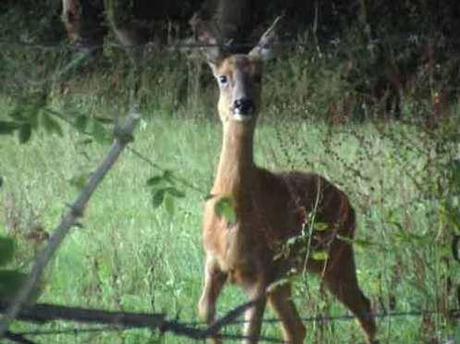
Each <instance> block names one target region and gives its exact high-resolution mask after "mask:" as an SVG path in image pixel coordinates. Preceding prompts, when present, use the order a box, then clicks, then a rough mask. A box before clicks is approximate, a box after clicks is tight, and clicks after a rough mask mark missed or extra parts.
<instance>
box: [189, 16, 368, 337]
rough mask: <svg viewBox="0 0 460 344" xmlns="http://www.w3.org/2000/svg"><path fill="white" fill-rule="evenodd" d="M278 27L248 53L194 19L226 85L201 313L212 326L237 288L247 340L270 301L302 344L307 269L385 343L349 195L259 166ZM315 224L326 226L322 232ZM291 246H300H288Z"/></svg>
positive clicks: (206, 224)
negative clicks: (363, 280) (297, 282)
mask: <svg viewBox="0 0 460 344" xmlns="http://www.w3.org/2000/svg"><path fill="white" fill-rule="evenodd" d="M278 21H279V18H277V19H276V20H275V22H274V23H273V24H272V25H271V26H270V27H269V28H268V30H267V31H265V32H264V33H263V35H262V36H261V38H260V40H259V42H258V43H257V44H256V45H255V46H254V47H253V48H252V49H251V50H250V51H249V53H247V54H232V53H231V51H229V48H228V44H227V45H226V44H225V43H224V42H222V41H221V40H220V39H219V36H218V35H217V34H216V33H215V32H213V30H212V28H211V27H210V25H209V23H208V22H205V21H202V20H200V19H198V18H193V19H192V20H191V21H190V23H191V24H192V28H193V30H194V32H195V35H196V38H197V40H198V41H199V42H201V43H202V44H203V45H204V46H205V47H204V48H203V50H204V53H205V56H206V59H207V63H208V64H209V66H210V68H211V71H212V73H213V75H214V77H215V79H216V80H217V83H218V87H219V99H218V103H217V110H218V114H219V118H220V121H221V123H222V128H223V138H222V147H221V152H220V157H219V162H218V166H217V172H216V176H215V179H214V184H213V186H212V189H211V193H210V197H209V198H208V199H207V200H206V202H205V205H204V218H203V233H202V241H203V247H204V251H205V262H204V285H203V291H202V295H201V297H200V300H199V303H198V313H199V316H200V317H201V318H202V319H203V320H204V321H205V322H206V323H208V324H209V325H212V324H213V323H214V322H215V321H216V304H217V299H218V297H219V295H220V294H221V292H222V290H223V288H224V287H225V286H226V285H227V284H234V285H237V286H239V287H241V288H242V289H243V290H244V292H245V293H246V295H247V296H248V298H249V300H250V301H253V304H252V305H251V307H249V308H248V309H246V310H245V314H244V317H245V322H244V324H245V325H244V330H243V332H244V333H243V338H244V339H243V342H244V343H257V342H258V339H259V337H260V332H261V327H262V323H263V314H264V310H265V307H266V305H267V303H268V304H269V305H270V306H271V308H272V309H273V311H274V312H275V314H276V315H277V316H278V318H279V320H280V323H281V330H282V335H283V340H284V341H285V342H287V343H290V344H297V343H303V341H304V339H305V336H306V328H305V326H304V325H303V323H302V321H301V318H300V315H299V313H298V311H297V309H296V306H295V304H294V302H293V300H292V295H291V289H292V285H291V284H292V283H291V282H290V281H291V280H290V279H289V278H285V276H287V275H288V274H290V273H292V272H294V273H301V272H302V271H308V272H312V273H316V274H317V275H319V276H320V278H321V284H322V285H325V286H326V288H327V289H328V290H329V291H330V292H331V293H332V294H333V295H335V297H337V299H338V300H339V301H340V302H341V303H342V304H343V305H344V306H345V307H346V308H348V309H349V310H350V311H351V312H352V313H353V314H354V315H355V317H356V318H357V319H358V322H359V324H360V325H361V328H362V330H363V332H364V334H365V338H366V342H367V343H376V341H375V337H376V324H375V319H374V315H373V313H372V310H371V305H370V301H369V300H368V299H367V297H366V296H365V295H364V294H363V292H362V291H361V289H360V287H359V285H358V279H357V275H356V266H355V260H354V252H353V246H352V244H353V237H354V231H355V227H356V216H355V211H354V209H353V207H352V205H351V203H350V200H349V198H348V196H347V195H346V194H345V193H344V192H343V191H341V190H340V189H339V188H338V187H337V186H335V185H334V184H332V183H331V182H329V181H328V180H327V179H326V178H324V177H322V176H320V175H318V174H315V173H306V172H299V171H288V172H279V173H273V172H270V171H268V170H267V169H264V168H261V167H258V166H257V165H256V164H255V162H254V156H253V147H254V133H255V129H256V123H257V119H258V116H259V110H260V107H261V88H262V71H263V64H264V62H265V61H267V60H268V59H270V57H271V56H272V55H273V50H274V49H273V48H274V43H275V40H276V30H275V28H276V26H277V22H278ZM222 202H227V203H228V204H230V205H231V207H232V209H233V213H234V218H233V219H232V218H230V217H229V216H224V215H223V214H222V213H219V211H217V208H218V207H219V204H222ZM313 222H314V223H316V224H321V226H319V227H321V228H320V229H321V230H319V229H318V230H316V229H315V226H314V223H313ZM306 228H310V229H311V230H309V231H306ZM305 232H308V233H307V234H305ZM308 234H309V235H308ZM293 238H294V240H290V239H293ZM296 238H300V239H302V238H308V240H295V239H296ZM290 241H293V242H294V244H293V245H288V243H289V242H290ZM299 243H300V244H299ZM299 246H300V247H299ZM314 250H316V251H318V250H323V251H324V252H326V253H327V257H326V259H313V255H312V254H311V252H310V254H308V251H314ZM277 281H282V282H283V283H277ZM211 341H212V342H213V343H221V342H222V338H221V337H220V336H219V335H218V334H215V335H213V337H212V338H211Z"/></svg>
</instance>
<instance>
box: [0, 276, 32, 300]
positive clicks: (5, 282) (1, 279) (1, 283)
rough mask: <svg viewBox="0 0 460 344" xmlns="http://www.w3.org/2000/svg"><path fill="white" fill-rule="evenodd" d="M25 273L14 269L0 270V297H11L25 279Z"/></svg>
mask: <svg viewBox="0 0 460 344" xmlns="http://www.w3.org/2000/svg"><path fill="white" fill-rule="evenodd" d="M26 278H27V275H26V274H24V273H21V272H19V271H14V270H0V299H8V298H11V297H13V296H14V295H15V294H16V292H17V291H18V290H19V288H20V287H21V285H22V284H23V283H24V281H25V280H26Z"/></svg>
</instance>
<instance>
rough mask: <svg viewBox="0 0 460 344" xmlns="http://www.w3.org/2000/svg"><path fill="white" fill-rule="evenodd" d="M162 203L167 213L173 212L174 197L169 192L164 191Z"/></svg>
mask: <svg viewBox="0 0 460 344" xmlns="http://www.w3.org/2000/svg"><path fill="white" fill-rule="evenodd" d="M164 205H165V209H166V211H167V212H168V214H169V215H173V214H174V198H173V197H172V196H171V195H170V194H169V193H166V194H165V197H164Z"/></svg>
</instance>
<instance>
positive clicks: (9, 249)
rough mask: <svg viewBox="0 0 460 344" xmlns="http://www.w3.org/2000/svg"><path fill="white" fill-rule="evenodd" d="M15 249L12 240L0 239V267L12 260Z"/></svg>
mask: <svg viewBox="0 0 460 344" xmlns="http://www.w3.org/2000/svg"><path fill="white" fill-rule="evenodd" d="M15 248H16V245H15V242H14V240H13V239H11V238H4V237H0V265H3V264H5V263H8V262H9V261H10V260H11V259H12V258H13V252H14V249H15Z"/></svg>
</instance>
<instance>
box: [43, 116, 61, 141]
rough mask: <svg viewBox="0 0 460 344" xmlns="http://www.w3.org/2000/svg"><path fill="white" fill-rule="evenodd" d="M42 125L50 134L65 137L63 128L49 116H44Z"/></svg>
mask: <svg viewBox="0 0 460 344" xmlns="http://www.w3.org/2000/svg"><path fill="white" fill-rule="evenodd" d="M42 125H43V126H44V127H45V130H46V131H47V132H48V133H50V134H53V133H56V134H58V135H59V136H63V132H62V128H61V126H60V125H59V123H58V122H57V121H56V120H55V119H54V118H53V117H52V116H51V115H49V114H47V113H43V114H42Z"/></svg>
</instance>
